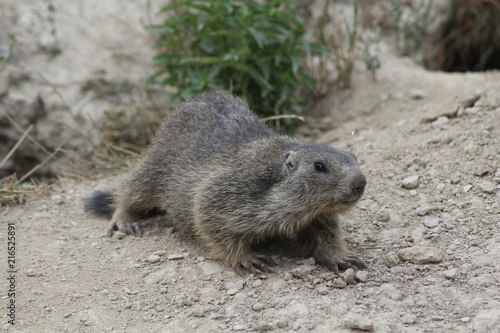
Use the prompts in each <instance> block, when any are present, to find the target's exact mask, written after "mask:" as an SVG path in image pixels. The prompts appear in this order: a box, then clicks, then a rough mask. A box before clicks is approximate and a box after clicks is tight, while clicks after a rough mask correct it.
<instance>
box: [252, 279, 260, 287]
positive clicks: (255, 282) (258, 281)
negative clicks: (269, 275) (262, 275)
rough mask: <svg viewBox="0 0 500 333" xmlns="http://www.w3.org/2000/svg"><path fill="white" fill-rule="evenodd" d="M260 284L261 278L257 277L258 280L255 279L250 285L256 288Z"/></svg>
mask: <svg viewBox="0 0 500 333" xmlns="http://www.w3.org/2000/svg"><path fill="white" fill-rule="evenodd" d="M260 286H262V280H261V279H259V280H255V281H254V282H253V283H252V287H253V288H258V287H260Z"/></svg>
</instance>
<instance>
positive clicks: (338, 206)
mask: <svg viewBox="0 0 500 333" xmlns="http://www.w3.org/2000/svg"><path fill="white" fill-rule="evenodd" d="M284 168H285V169H286V172H287V174H288V179H289V181H290V182H292V183H293V185H294V186H293V187H294V188H295V190H297V191H298V192H299V193H295V194H296V195H298V196H300V198H301V199H302V200H305V201H307V203H303V204H304V206H307V207H309V208H312V209H315V210H316V209H317V210H332V211H335V212H338V213H341V212H344V211H346V210H347V209H349V208H351V207H352V206H353V205H354V204H355V203H356V202H357V201H358V200H359V199H360V198H361V196H362V195H363V192H364V189H365V185H366V178H365V176H364V175H363V173H362V172H361V170H360V168H359V165H358V161H357V158H356V156H355V155H354V154H353V153H351V152H348V151H345V150H340V149H335V148H332V147H328V146H321V145H308V144H304V145H298V146H296V147H294V148H293V149H292V150H290V151H288V152H287V153H286V155H285V162H284ZM313 207H314V208H313Z"/></svg>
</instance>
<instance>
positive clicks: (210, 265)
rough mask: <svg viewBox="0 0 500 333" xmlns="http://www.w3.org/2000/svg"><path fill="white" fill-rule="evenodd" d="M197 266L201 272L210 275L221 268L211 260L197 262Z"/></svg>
mask: <svg viewBox="0 0 500 333" xmlns="http://www.w3.org/2000/svg"><path fill="white" fill-rule="evenodd" d="M198 267H200V268H201V269H202V270H203V274H205V275H212V274H215V273H218V272H220V270H221V268H220V266H219V265H218V264H216V263H214V262H211V261H203V262H200V263H198Z"/></svg>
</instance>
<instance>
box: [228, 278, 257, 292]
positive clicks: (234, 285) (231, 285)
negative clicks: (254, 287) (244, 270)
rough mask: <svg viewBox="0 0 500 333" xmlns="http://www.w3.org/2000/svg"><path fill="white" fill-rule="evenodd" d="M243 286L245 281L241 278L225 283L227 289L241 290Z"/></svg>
mask: <svg viewBox="0 0 500 333" xmlns="http://www.w3.org/2000/svg"><path fill="white" fill-rule="evenodd" d="M257 281H260V280H257ZM244 286H245V282H244V280H243V279H241V280H237V281H230V282H228V283H226V289H227V290H229V289H234V288H236V289H238V290H242V289H243V287H244Z"/></svg>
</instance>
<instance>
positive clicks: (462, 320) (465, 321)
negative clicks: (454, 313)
mask: <svg viewBox="0 0 500 333" xmlns="http://www.w3.org/2000/svg"><path fill="white" fill-rule="evenodd" d="M460 321H461V322H462V323H468V322H469V321H470V317H463V318H460Z"/></svg>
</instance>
